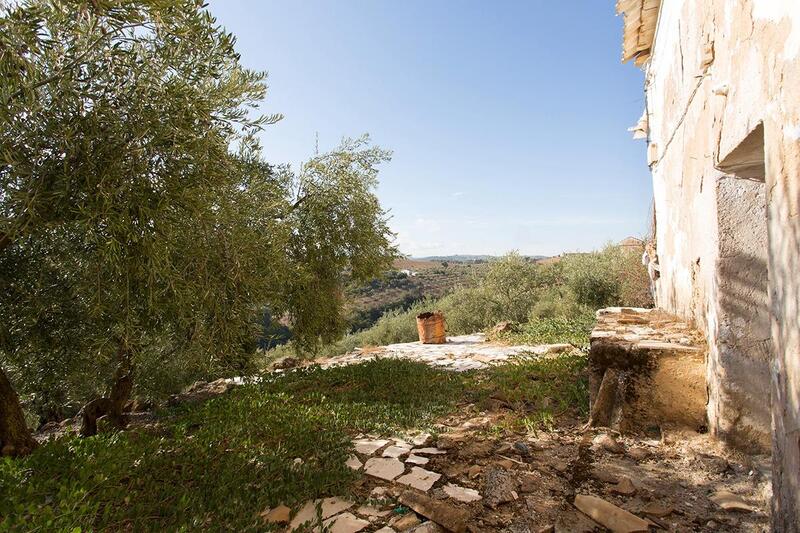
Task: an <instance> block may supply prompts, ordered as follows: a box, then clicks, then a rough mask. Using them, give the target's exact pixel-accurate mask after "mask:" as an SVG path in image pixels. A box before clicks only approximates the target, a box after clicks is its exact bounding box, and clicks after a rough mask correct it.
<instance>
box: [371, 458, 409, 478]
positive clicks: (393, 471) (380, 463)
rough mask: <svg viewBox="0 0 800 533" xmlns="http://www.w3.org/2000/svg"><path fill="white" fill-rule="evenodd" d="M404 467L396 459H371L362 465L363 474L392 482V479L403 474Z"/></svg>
mask: <svg viewBox="0 0 800 533" xmlns="http://www.w3.org/2000/svg"><path fill="white" fill-rule="evenodd" d="M405 470H406V467H405V465H404V464H403V463H401V462H400V461H398V460H397V459H392V458H384V457H373V458H372V459H369V460H367V462H366V464H365V465H364V472H365V473H366V474H367V475H370V476H373V477H376V478H379V479H385V480H386V481H394V479H395V478H396V477H397V476H399V475H400V474H402V473H403V472H405Z"/></svg>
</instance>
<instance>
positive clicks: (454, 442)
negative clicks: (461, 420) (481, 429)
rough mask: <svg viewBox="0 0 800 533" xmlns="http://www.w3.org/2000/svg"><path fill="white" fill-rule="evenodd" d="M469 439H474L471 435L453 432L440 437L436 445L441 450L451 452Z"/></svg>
mask: <svg viewBox="0 0 800 533" xmlns="http://www.w3.org/2000/svg"><path fill="white" fill-rule="evenodd" d="M468 438H472V437H471V436H470V435H467V434H466V433H464V432H463V431H453V432H451V433H445V434H444V435H440V436H439V440H438V441H436V444H437V446H439V448H443V449H445V450H449V449H450V448H455V447H456V446H458V445H459V444H461V443H462V442H464V441H465V440H467V439H468Z"/></svg>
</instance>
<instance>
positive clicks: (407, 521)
mask: <svg viewBox="0 0 800 533" xmlns="http://www.w3.org/2000/svg"><path fill="white" fill-rule="evenodd" d="M421 523H422V520H420V519H419V517H418V516H417V515H416V513H406V514H404V515H403V516H398V517H397V518H396V519H394V520H391V521H390V522H389V525H390V526H392V527H393V528H395V529H396V530H397V531H408V530H409V529H411V528H414V527H416V526H418V525H419V524H421Z"/></svg>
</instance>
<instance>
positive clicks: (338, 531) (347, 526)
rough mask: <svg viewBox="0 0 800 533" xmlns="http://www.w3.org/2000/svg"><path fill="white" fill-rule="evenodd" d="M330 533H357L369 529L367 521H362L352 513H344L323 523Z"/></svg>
mask: <svg viewBox="0 0 800 533" xmlns="http://www.w3.org/2000/svg"><path fill="white" fill-rule="evenodd" d="M322 524H323V526H325V527H326V528H328V529H325V531H327V532H328V533H357V532H358V531H361V530H362V529H364V528H366V527H369V525H370V523H369V521H367V520H362V519H361V518H358V517H357V516H355V515H353V514H351V513H342V514H340V515H337V516H334V517H333V518H330V519H328V520H326V521H325V522H323V523H322Z"/></svg>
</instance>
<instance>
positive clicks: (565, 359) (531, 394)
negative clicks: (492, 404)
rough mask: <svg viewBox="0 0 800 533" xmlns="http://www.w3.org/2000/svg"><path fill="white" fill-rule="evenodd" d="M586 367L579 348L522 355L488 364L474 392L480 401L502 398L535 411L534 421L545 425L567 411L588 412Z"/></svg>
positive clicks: (518, 406)
mask: <svg viewBox="0 0 800 533" xmlns="http://www.w3.org/2000/svg"><path fill="white" fill-rule="evenodd" d="M586 366H587V358H586V355H585V354H584V353H582V352H579V351H576V352H573V353H571V354H567V355H561V356H557V357H538V356H533V355H528V356H522V357H519V358H517V359H515V360H512V361H510V362H508V363H506V364H503V365H498V366H495V367H492V368H491V369H490V370H489V371H488V372H487V376H486V379H485V380H483V381H482V382H481V384H480V385H479V386H478V387H479V388H478V394H479V396H480V397H481V398H482V399H484V400H485V399H487V398H489V397H492V398H497V399H500V400H502V401H505V402H507V403H508V404H510V405H511V406H512V407H514V408H515V409H516V410H518V411H521V412H533V413H537V414H536V415H535V416H538V417H539V420H538V422H544V423H545V425H547V424H548V420H550V421H552V420H553V418H554V417H555V416H558V415H559V414H562V413H564V412H567V411H569V410H574V411H576V412H577V413H580V414H582V415H583V414H586V413H588V409H589V394H588V381H587V378H586V372H585V369H586ZM544 413H550V415H549V416H548V415H545V414H544ZM538 422H537V423H538Z"/></svg>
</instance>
